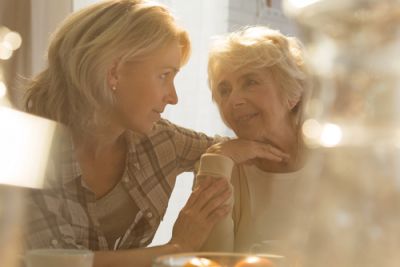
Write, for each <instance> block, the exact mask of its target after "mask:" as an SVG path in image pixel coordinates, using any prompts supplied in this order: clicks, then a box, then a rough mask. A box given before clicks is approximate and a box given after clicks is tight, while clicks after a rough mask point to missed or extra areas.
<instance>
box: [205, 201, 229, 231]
mask: <svg viewBox="0 0 400 267" xmlns="http://www.w3.org/2000/svg"><path fill="white" fill-rule="evenodd" d="M231 211H232V205H229V204H226V205H223V206H221V207H219V208H217V209H215V210H214V211H213V212H211V213H210V214H209V215H208V221H209V223H210V225H211V226H214V225H215V224H216V223H217V222H219V221H220V220H221V219H223V218H224V217H226V216H227V215H228V214H229V213H230V212H231Z"/></svg>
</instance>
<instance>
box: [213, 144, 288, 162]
mask: <svg viewBox="0 0 400 267" xmlns="http://www.w3.org/2000/svg"><path fill="white" fill-rule="evenodd" d="M207 153H216V154H221V155H224V156H227V157H230V158H231V159H232V160H233V161H234V162H235V163H237V164H240V163H249V162H251V161H252V160H254V159H257V158H259V159H267V160H271V161H275V162H282V161H287V160H288V159H289V157H290V156H289V155H288V154H287V153H284V152H283V151H281V150H280V149H278V148H276V147H274V146H273V145H271V144H266V143H262V142H257V141H251V140H245V139H232V140H229V141H226V142H223V143H217V144H214V145H212V146H211V147H209V148H208V150H207Z"/></svg>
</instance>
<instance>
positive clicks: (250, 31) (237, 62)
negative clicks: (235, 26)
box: [208, 26, 310, 100]
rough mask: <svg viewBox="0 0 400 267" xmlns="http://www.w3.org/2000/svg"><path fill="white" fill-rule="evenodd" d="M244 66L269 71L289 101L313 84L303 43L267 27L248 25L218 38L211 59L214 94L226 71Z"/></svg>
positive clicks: (210, 53) (212, 48) (211, 83)
mask: <svg viewBox="0 0 400 267" xmlns="http://www.w3.org/2000/svg"><path fill="white" fill-rule="evenodd" d="M243 68H247V69H249V70H259V69H264V68H265V69H268V70H270V71H271V72H272V75H273V77H274V79H275V80H276V81H277V83H278V84H279V85H280V86H281V87H282V89H283V90H284V93H285V94H286V97H287V99H288V100H296V99H297V100H299V99H300V98H301V97H302V95H303V92H304V91H305V90H307V89H308V87H309V86H310V83H309V75H307V71H306V67H305V65H304V61H303V52H302V47H301V44H300V42H299V41H298V40H297V39H296V38H293V37H286V36H285V35H283V34H281V33H280V32H279V31H277V30H272V29H270V28H267V27H264V26H249V27H246V28H243V29H241V30H238V31H236V32H232V33H230V34H228V35H226V36H222V37H219V38H216V39H215V42H214V43H213V45H212V47H211V49H210V52H209V60H208V82H209V87H210V89H211V91H212V92H213V95H214V92H215V91H214V89H215V87H216V86H217V83H218V81H219V79H220V78H221V75H222V74H223V73H226V72H235V71H237V70H240V69H243Z"/></svg>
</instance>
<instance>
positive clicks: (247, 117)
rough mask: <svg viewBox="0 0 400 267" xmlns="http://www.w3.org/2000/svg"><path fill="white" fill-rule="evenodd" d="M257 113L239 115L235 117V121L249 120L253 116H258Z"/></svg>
mask: <svg viewBox="0 0 400 267" xmlns="http://www.w3.org/2000/svg"><path fill="white" fill-rule="evenodd" d="M258 115H259V113H258V112H256V113H251V114H246V115H241V116H237V117H236V121H238V122H240V123H242V122H248V121H249V120H251V119H253V118H254V117H256V116H258Z"/></svg>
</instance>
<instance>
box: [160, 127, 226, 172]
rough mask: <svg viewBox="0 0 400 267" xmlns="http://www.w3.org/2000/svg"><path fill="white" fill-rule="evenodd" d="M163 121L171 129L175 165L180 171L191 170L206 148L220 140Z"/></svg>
mask: <svg viewBox="0 0 400 267" xmlns="http://www.w3.org/2000/svg"><path fill="white" fill-rule="evenodd" d="M164 123H165V124H166V125H168V128H169V131H171V136H172V140H173V142H174V144H175V149H176V157H177V159H176V160H177V165H178V167H179V168H180V169H181V170H182V171H193V170H194V165H195V163H196V161H198V160H199V158H200V156H201V155H202V154H203V153H205V151H206V150H207V148H208V147H209V146H211V145H212V144H214V143H216V142H218V141H220V140H221V138H219V137H210V136H208V135H206V134H204V133H200V132H196V131H193V130H190V129H187V128H184V127H180V126H177V125H175V124H173V123H171V122H168V121H164Z"/></svg>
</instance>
